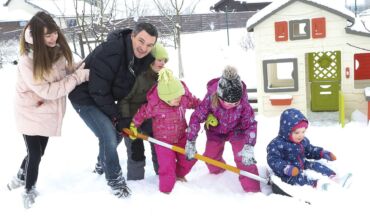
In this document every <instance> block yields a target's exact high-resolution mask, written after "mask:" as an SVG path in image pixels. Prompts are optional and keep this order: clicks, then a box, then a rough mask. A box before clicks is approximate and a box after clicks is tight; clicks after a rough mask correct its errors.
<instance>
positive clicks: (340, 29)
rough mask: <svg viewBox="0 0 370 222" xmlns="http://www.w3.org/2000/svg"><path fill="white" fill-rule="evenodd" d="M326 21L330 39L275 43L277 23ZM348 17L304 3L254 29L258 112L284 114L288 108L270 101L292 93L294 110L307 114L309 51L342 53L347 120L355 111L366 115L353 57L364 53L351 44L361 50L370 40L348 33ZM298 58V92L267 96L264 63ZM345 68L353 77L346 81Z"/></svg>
mask: <svg viewBox="0 0 370 222" xmlns="http://www.w3.org/2000/svg"><path fill="white" fill-rule="evenodd" d="M318 17H325V18H326V37H325V38H320V39H312V37H310V38H309V39H305V40H295V41H291V40H289V39H288V41H283V42H276V41H275V29H274V23H275V22H277V21H289V20H299V19H311V18H318ZM346 26H347V21H346V19H345V18H343V17H340V16H337V15H335V14H333V13H331V12H328V11H326V10H322V9H319V8H316V7H313V6H310V5H306V4H304V3H302V2H295V3H293V4H291V5H289V6H287V7H285V8H284V9H282V10H280V11H278V12H277V13H275V14H273V15H272V16H270V17H269V18H267V19H266V20H264V21H263V22H261V23H260V24H258V25H257V26H256V27H255V28H254V39H255V41H256V42H255V45H256V48H255V51H256V61H257V66H256V67H257V75H258V78H257V79H258V102H259V104H258V110H259V112H260V113H263V114H264V115H266V116H275V115H280V113H281V111H282V110H284V109H285V108H287V106H272V105H271V103H270V100H269V96H270V95H276V94H288V95H292V96H293V101H292V104H291V107H295V108H298V109H300V110H301V111H302V112H303V113H305V114H307V112H308V110H309V109H310V104H309V102H310V98H309V97H310V89H309V85H308V80H307V79H308V77H307V71H306V65H305V62H306V61H305V55H306V53H308V52H317V51H334V50H340V51H341V55H342V61H341V64H342V66H341V72H342V76H341V78H342V90H343V92H344V94H345V108H346V115H347V117H348V116H349V115H350V114H351V113H352V112H353V110H355V109H359V110H360V111H362V112H364V113H366V106H365V105H366V102H365V100H364V99H365V98H364V96H363V93H364V90H363V89H354V87H353V54H354V53H356V52H364V51H363V50H359V49H355V48H353V47H350V46H348V45H347V43H351V42H352V44H356V45H357V44H358V45H360V46H361V47H364V48H366V47H365V46H370V44H369V43H368V42H370V41H369V38H368V37H361V36H357V35H351V34H347V33H346V32H345V27H346ZM367 48H369V47H367ZM290 57H293V58H297V59H298V86H299V89H298V91H296V92H284V93H265V92H264V90H263V89H264V87H263V70H262V61H263V60H266V59H276V58H290ZM345 67H350V69H351V74H352V75H351V77H350V78H349V79H346V78H345Z"/></svg>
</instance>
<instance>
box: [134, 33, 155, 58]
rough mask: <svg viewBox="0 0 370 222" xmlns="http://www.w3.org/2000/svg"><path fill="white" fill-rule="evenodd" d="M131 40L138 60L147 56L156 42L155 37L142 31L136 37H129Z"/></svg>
mask: <svg viewBox="0 0 370 222" xmlns="http://www.w3.org/2000/svg"><path fill="white" fill-rule="evenodd" d="M131 39H132V47H133V49H134V54H135V57H136V58H138V59H141V58H143V57H144V56H146V55H148V54H149V53H150V51H151V50H152V48H153V46H154V44H155V42H156V40H157V38H156V37H155V36H151V35H149V34H148V33H147V32H146V31H144V30H143V31H141V32H139V33H138V34H137V35H136V36H134V35H131Z"/></svg>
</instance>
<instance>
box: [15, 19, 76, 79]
mask: <svg viewBox="0 0 370 222" xmlns="http://www.w3.org/2000/svg"><path fill="white" fill-rule="evenodd" d="M27 28H29V29H30V30H31V32H30V33H31V36H32V40H33V43H32V44H30V43H27V42H26V41H25V31H26V29H27ZM45 29H46V32H47V34H50V33H53V32H58V39H57V46H56V47H53V48H50V47H48V46H47V45H46V44H45V42H44V35H45V33H44V32H45ZM32 52H33V78H34V79H35V80H36V81H38V80H42V79H43V78H44V77H46V76H48V75H49V74H50V71H51V69H52V66H53V63H54V62H56V61H57V60H58V59H59V58H60V57H61V56H62V55H63V56H64V57H65V58H66V60H67V63H68V66H69V67H70V68H71V67H72V52H71V49H70V48H69V46H68V43H67V40H66V38H65V37H64V35H63V33H62V32H61V31H60V28H59V27H58V25H57V24H56V23H55V21H54V20H53V18H52V17H51V16H50V15H49V14H47V13H45V12H38V13H36V14H35V15H34V16H33V17H32V18H31V20H30V21H29V22H28V24H27V25H26V26H25V28H24V30H23V32H22V35H21V39H20V54H21V55H24V54H27V53H32Z"/></svg>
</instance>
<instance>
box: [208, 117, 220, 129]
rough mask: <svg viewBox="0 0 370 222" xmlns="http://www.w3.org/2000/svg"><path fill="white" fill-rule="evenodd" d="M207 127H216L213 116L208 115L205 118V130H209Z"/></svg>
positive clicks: (215, 120)
mask: <svg viewBox="0 0 370 222" xmlns="http://www.w3.org/2000/svg"><path fill="white" fill-rule="evenodd" d="M209 125H211V126H213V127H216V126H218V120H217V118H216V117H215V116H214V115H213V114H209V115H208V116H207V120H206V128H207V129H208V128H209Z"/></svg>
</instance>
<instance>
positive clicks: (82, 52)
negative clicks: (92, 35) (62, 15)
mask: <svg viewBox="0 0 370 222" xmlns="http://www.w3.org/2000/svg"><path fill="white" fill-rule="evenodd" d="M77 35H78V42H79V44H80V51H81V57H82V58H85V51H84V41H83V40H82V34H81V33H77Z"/></svg>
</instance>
